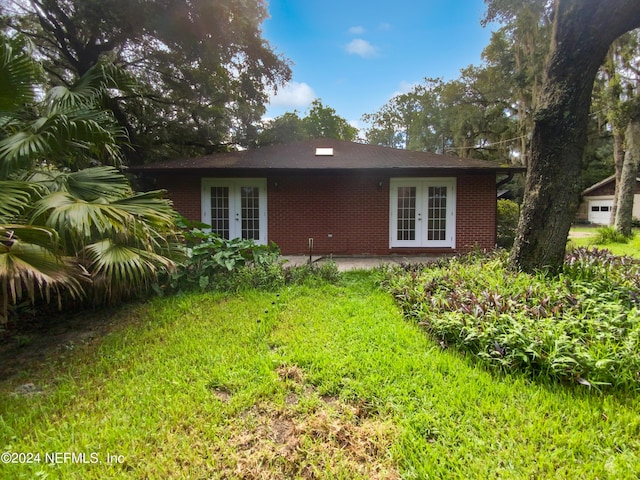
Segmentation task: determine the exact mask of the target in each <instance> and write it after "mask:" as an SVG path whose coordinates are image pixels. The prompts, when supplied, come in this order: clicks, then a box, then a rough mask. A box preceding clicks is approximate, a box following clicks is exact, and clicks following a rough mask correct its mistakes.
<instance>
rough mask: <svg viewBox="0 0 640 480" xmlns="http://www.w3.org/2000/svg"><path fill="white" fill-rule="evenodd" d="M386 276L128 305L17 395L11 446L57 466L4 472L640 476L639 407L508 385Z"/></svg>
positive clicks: (518, 379)
mask: <svg viewBox="0 0 640 480" xmlns="http://www.w3.org/2000/svg"><path fill="white" fill-rule="evenodd" d="M375 275H376V274H375V273H363V272H354V273H350V274H348V275H345V276H344V277H343V280H342V282H341V283H340V284H339V285H337V286H332V285H328V284H316V285H313V286H292V287H288V288H286V289H283V290H281V291H280V293H279V294H278V295H276V294H274V293H259V292H251V291H249V292H245V293H241V294H238V295H234V296H223V295H220V294H189V295H181V296H177V297H171V298H165V299H156V300H153V301H151V302H149V303H147V304H143V305H137V306H129V307H125V308H123V310H122V311H121V312H120V313H119V314H118V315H119V317H120V320H121V321H123V320H124V323H125V325H124V326H123V327H121V328H119V329H117V330H116V331H114V332H112V333H111V334H109V335H107V336H106V337H104V338H103V339H101V340H97V341H95V342H93V343H89V344H87V345H85V346H84V347H78V348H76V349H74V350H71V351H69V352H67V353H66V354H65V355H63V356H61V357H60V358H58V359H57V360H55V361H51V362H50V363H47V364H45V365H42V366H37V365H34V366H33V367H32V368H31V369H30V370H27V371H24V372H23V373H21V374H20V375H18V376H16V377H14V378H12V379H10V380H9V381H6V382H4V383H3V384H0V412H2V413H1V414H0V439H1V441H2V447H3V450H4V451H11V452H23V453H32V454H35V453H40V454H41V462H40V463H32V464H22V465H18V464H0V478H12V479H13V478H15V479H20V478H49V479H58V478H64V479H103V478H125V479H126V478H131V479H138V478H149V479H174V478H175V479H181V478H213V479H215V478H238V479H241V478H242V479H252V478H255V479H257V478H266V479H271V478H272V479H280V478H304V479H307V478H309V479H310V478H330V479H359V478H361V479H369V478H373V479H375V478H379V479H393V478H407V479H413V478H416V479H429V478H447V479H456V478H460V479H463V478H464V479H476V478H477V479H486V478H514V479H519V478H522V479H525V478H526V479H529V478H567V479H573V478H584V479H591V478H593V479H596V478H612V479H613V478H615V479H627V478H628V479H631V478H638V476H639V475H640V413H638V412H640V401H639V400H638V398H637V396H633V395H625V394H622V393H617V394H598V393H597V392H593V391H589V390H587V389H579V388H574V387H562V386H557V385H553V384H543V383H535V382H531V381H529V380H527V379H526V378H524V377H523V376H518V375H497V374H492V373H490V372H488V371H486V370H485V369H483V368H482V367H480V366H478V364H477V363H476V362H474V361H473V360H472V359H471V358H470V357H467V356H464V355H462V354H458V353H456V352H454V351H452V350H449V349H445V350H443V349H442V348H441V347H440V345H438V344H436V343H434V342H433V341H431V340H430V339H429V338H428V337H427V336H426V335H425V333H424V332H423V331H422V330H421V329H420V328H419V327H418V326H417V325H414V324H412V323H411V322H407V321H406V320H405V319H403V317H402V315H401V313H400V311H399V309H398V307H397V306H396V305H395V304H394V302H393V299H392V298H391V297H390V295H388V294H386V293H384V292H383V291H382V290H381V289H379V288H377V286H376V281H377V279H376V277H375ZM27 383H33V384H34V388H33V389H31V390H32V391H31V393H29V392H24V391H23V389H21V388H20V386H21V385H22V386H24V385H25V384H27ZM45 452H69V453H71V452H73V453H75V454H76V455H77V454H78V453H85V454H86V461H91V460H92V459H94V458H95V459H97V460H99V461H100V462H101V463H96V464H92V463H86V464H84V463H73V462H72V461H70V460H69V461H63V459H64V457H62V456H60V457H58V461H57V462H56V463H53V464H52V463H49V464H48V463H45V461H44V460H45V457H44V455H45ZM92 453H95V454H96V455H95V456H91V454H92ZM108 456H110V457H108ZM76 459H77V458H76ZM107 459H110V460H111V463H108V462H107Z"/></svg>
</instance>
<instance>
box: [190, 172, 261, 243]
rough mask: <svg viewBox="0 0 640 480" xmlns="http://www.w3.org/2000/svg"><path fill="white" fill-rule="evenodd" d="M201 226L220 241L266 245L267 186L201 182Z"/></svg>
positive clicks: (245, 182)
mask: <svg viewBox="0 0 640 480" xmlns="http://www.w3.org/2000/svg"><path fill="white" fill-rule="evenodd" d="M202 222H204V223H206V224H208V225H211V231H212V232H214V233H217V234H218V235H220V236H221V237H222V238H226V239H231V238H242V239H245V240H254V241H255V242H256V243H258V244H266V243H267V182H266V180H265V179H260V178H257V179H256V178H247V179H242V178H235V179H234V178H229V179H223V178H220V179H213V178H205V179H203V180H202Z"/></svg>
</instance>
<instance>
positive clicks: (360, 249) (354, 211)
mask: <svg viewBox="0 0 640 480" xmlns="http://www.w3.org/2000/svg"><path fill="white" fill-rule="evenodd" d="M379 182H382V186H381V187H380V186H378V184H379ZM276 183H277V187H276ZM157 187H158V188H166V189H167V190H168V191H169V197H170V198H171V199H172V200H173V202H174V206H175V208H176V210H178V211H179V212H180V213H181V214H182V215H184V216H185V217H187V218H189V219H191V220H200V199H201V196H200V191H201V185H200V177H197V176H180V177H178V176H171V177H160V176H159V177H158V178H157ZM267 190H268V213H267V215H268V221H269V224H268V236H269V241H273V242H275V243H276V244H278V246H279V247H280V249H281V251H282V253H283V254H288V255H295V254H308V253H309V250H308V248H309V247H308V246H309V238H313V242H314V253H315V254H317V255H328V254H333V255H360V254H370V255H389V254H393V253H397V254H405V255H412V254H420V253H447V252H452V250H451V249H448V248H439V249H433V248H431V249H430V248H411V249H407V248H392V249H390V248H389V177H388V176H385V175H379V174H378V175H376V174H373V173H358V174H327V173H311V174H305V175H299V174H281V175H270V176H268V177H267ZM456 200H457V204H456V249H455V252H457V253H466V252H468V251H470V250H472V249H473V248H475V247H478V248H481V249H491V248H493V247H494V245H495V222H496V187H495V175H493V174H489V175H463V176H460V177H458V181H457V188H456Z"/></svg>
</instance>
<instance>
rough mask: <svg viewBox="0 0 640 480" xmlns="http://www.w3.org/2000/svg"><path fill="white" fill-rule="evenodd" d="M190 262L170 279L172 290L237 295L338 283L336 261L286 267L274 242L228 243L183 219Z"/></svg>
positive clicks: (183, 265)
mask: <svg viewBox="0 0 640 480" xmlns="http://www.w3.org/2000/svg"><path fill="white" fill-rule="evenodd" d="M179 224H180V225H181V227H182V228H183V236H184V239H185V243H186V250H187V255H186V259H185V260H184V261H183V262H182V263H181V264H180V265H178V268H177V271H176V272H175V273H174V274H173V275H172V276H171V277H170V278H169V280H168V282H167V283H168V284H169V289H170V290H172V291H185V290H202V291H205V290H215V291H225V292H237V291H241V290H246V289H261V290H277V289H279V288H282V287H283V286H284V285H285V284H291V283H307V282H309V281H314V280H320V281H323V282H331V283H336V282H337V280H338V279H339V272H338V268H337V266H336V264H335V262H333V261H330V262H324V263H322V264H315V263H314V264H311V265H301V266H296V267H286V266H285V264H284V260H282V258H281V257H280V249H279V248H278V246H277V245H276V244H274V243H272V244H271V245H257V244H256V243H255V242H254V241H253V240H241V239H238V238H235V239H231V240H227V239H224V238H222V237H220V236H219V235H216V234H214V233H210V232H207V229H208V227H209V226H208V225H205V224H201V223H192V222H189V221H188V220H186V219H184V218H181V219H180V222H179Z"/></svg>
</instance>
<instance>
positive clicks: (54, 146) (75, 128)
mask: <svg viewBox="0 0 640 480" xmlns="http://www.w3.org/2000/svg"><path fill="white" fill-rule="evenodd" d="M126 138H127V137H126V133H125V131H124V130H123V129H122V128H120V127H117V126H116V124H115V122H114V121H113V119H112V118H111V116H110V115H109V114H108V113H107V112H104V111H97V110H77V111H69V112H64V111H52V112H49V114H48V115H47V116H43V117H40V118H38V119H36V120H34V121H32V122H30V123H28V124H26V125H25V126H24V128H23V129H22V130H20V131H16V132H14V133H13V134H11V135H8V136H7V137H5V138H3V139H2V140H0V175H7V174H8V172H11V171H15V170H17V169H18V168H24V167H30V166H31V165H32V164H33V163H34V162H35V161H36V160H40V159H42V158H51V157H54V158H55V157H65V156H66V157H68V156H69V155H71V154H73V153H75V154H79V155H84V156H87V155H90V156H95V157H98V158H102V159H106V160H108V161H110V162H112V163H116V164H119V163H120V161H121V158H122V153H121V152H120V147H119V144H120V143H124V142H126Z"/></svg>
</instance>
